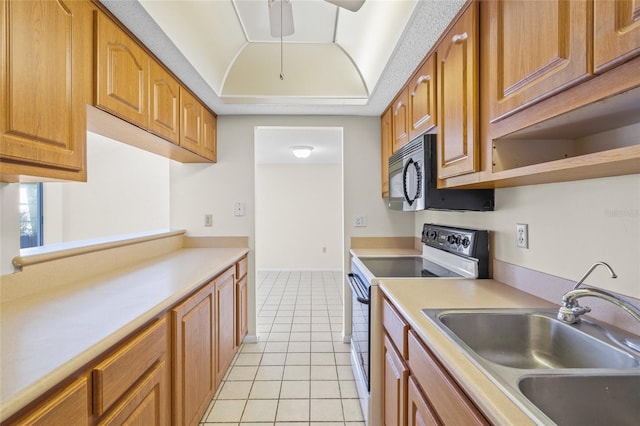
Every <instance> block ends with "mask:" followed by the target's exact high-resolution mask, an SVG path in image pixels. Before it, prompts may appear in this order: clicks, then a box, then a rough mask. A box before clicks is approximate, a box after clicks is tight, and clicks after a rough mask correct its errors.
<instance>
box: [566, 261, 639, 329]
mask: <svg viewBox="0 0 640 426" xmlns="http://www.w3.org/2000/svg"><path fill="white" fill-rule="evenodd" d="M598 266H604V267H606V268H607V269H608V270H609V273H610V274H611V278H617V277H618V276H617V275H616V273H615V272H613V269H611V266H609V265H607V264H606V263H605V262H597V263H594V264H593V265H591V268H589V270H588V271H587V272H586V273H585V274H584V276H583V277H582V278H580V280H578V282H576V285H575V286H574V287H573V290H570V291H568V292H567V293H565V295H564V296H562V306H561V307H560V310H559V311H558V319H559V320H560V321H563V322H565V323H567V324H576V323H579V322H580V315H584V314H586V313H587V312H591V308H589V307H588V306H580V304H579V303H578V299H580V298H582V297H586V296H592V297H597V298H599V299H603V300H606V301H608V302H611V303H613V304H614V305H616V306H618V307H620V308H622V309H624V310H625V311H627V312H628V313H629V314H631V316H632V317H634V318H635V319H636V320H637V321H640V308H638V307H637V306H635V305H633V304H631V303H629V302H627V301H626V300H623V299H621V298H619V297H618V296H615V295H613V294H611V293H609V292H606V291H604V290H600V289H596V288H578V287H580V285H581V284H582V283H583V282H584V280H585V279H587V277H588V276H589V275H590V274H591V272H593V270H594V269H596V268H597V267H598Z"/></svg>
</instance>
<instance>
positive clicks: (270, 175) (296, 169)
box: [255, 164, 343, 271]
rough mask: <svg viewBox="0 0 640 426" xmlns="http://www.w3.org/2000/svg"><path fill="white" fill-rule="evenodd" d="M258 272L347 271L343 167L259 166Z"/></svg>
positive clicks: (257, 191)
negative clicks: (344, 240) (343, 230)
mask: <svg viewBox="0 0 640 426" xmlns="http://www.w3.org/2000/svg"><path fill="white" fill-rule="evenodd" d="M255 191H256V269H257V270H283V269H284V270H296V269H299V270H315V271H318V270H333V271H336V270H340V269H342V256H343V253H342V165H341V164H301V165H296V164H258V165H256V187H255Z"/></svg>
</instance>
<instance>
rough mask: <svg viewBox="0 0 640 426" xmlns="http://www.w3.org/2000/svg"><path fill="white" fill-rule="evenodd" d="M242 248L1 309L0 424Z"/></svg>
mask: <svg viewBox="0 0 640 426" xmlns="http://www.w3.org/2000/svg"><path fill="white" fill-rule="evenodd" d="M247 252H248V249H246V248H195V249H181V250H177V251H175V252H172V253H170V254H167V255H164V256H161V257H159V258H156V259H153V260H151V261H147V262H143V263H140V264H138V265H136V266H134V267H129V268H125V269H118V270H115V271H113V272H111V273H108V274H103V275H101V276H97V277H94V278H92V279H89V280H84V281H82V282H76V283H70V284H69V285H65V286H63V287H57V288H54V289H52V290H51V291H45V292H41V293H38V294H36V295H32V296H28V297H21V298H19V299H15V300H11V301H8V302H6V303H2V304H1V305H0V327H1V329H0V421H1V420H4V419H6V418H7V417H8V416H10V415H11V414H13V413H15V412H16V411H17V410H19V409H20V408H22V407H23V406H25V405H26V404H28V403H29V402H31V401H32V400H34V399H35V398H36V397H38V396H39V395H40V394H42V393H43V392H45V391H46V390H48V389H50V388H51V387H53V386H54V385H56V384H57V383H59V382H60V381H61V380H64V379H65V378H67V377H68V376H69V375H71V374H72V373H74V372H75V371H77V370H78V369H79V368H82V367H83V366H84V365H86V364H87V363H88V362H90V361H91V360H93V359H94V358H95V357H97V356H98V355H100V354H101V353H103V352H104V351H106V350H108V349H109V348H110V347H112V346H113V345H114V344H116V343H118V342H119V341H120V340H122V339H123V338H125V337H126V336H127V335H129V334H130V333H132V332H133V331H135V330H136V329H138V328H139V327H141V326H142V325H144V324H145V323H147V322H148V321H150V320H151V319H153V318H154V317H156V316H157V315H159V314H161V313H162V312H164V311H166V310H167V309H168V308H170V307H171V306H172V305H174V304H175V303H176V302H177V301H179V300H180V299H182V298H183V297H184V296H186V295H187V294H189V293H190V292H192V291H193V290H195V289H197V288H198V287H200V286H201V285H202V284H204V283H206V282H207V281H208V280H210V279H212V278H214V277H215V275H217V274H218V273H220V272H223V271H224V270H225V269H226V268H227V267H229V266H231V265H233V264H234V263H235V262H236V261H237V260H238V259H239V258H241V257H242V256H243V255H244V254H246V253H247Z"/></svg>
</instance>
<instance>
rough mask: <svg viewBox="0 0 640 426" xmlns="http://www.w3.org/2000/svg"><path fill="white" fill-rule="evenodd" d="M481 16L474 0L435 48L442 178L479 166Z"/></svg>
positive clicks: (439, 160) (439, 168)
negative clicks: (479, 27)
mask: <svg viewBox="0 0 640 426" xmlns="http://www.w3.org/2000/svg"><path fill="white" fill-rule="evenodd" d="M478 20H479V16H478V3H477V2H472V3H470V4H469V7H468V9H467V10H466V11H465V12H464V13H463V14H462V15H461V16H460V19H459V20H458V21H457V22H456V23H455V25H454V26H453V27H452V28H451V29H450V30H449V31H448V32H447V34H446V35H445V36H444V37H443V39H442V43H441V44H440V45H439V47H438V50H437V52H436V55H437V59H438V61H437V64H438V66H437V79H438V94H437V99H438V122H439V124H438V128H439V130H438V178H439V179H444V178H447V177H450V176H457V175H461V174H466V173H471V172H475V171H477V170H478V167H479V157H480V155H479V154H480V153H479V149H480V148H479V137H478V134H479V132H478V124H479V120H478V84H479V83H478V26H479V25H478Z"/></svg>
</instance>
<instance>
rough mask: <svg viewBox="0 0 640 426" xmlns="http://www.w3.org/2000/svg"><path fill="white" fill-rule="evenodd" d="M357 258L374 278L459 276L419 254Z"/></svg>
mask: <svg viewBox="0 0 640 426" xmlns="http://www.w3.org/2000/svg"><path fill="white" fill-rule="evenodd" d="M359 259H360V261H361V262H362V263H363V264H364V266H365V267H366V268H367V269H368V270H369V272H371V273H372V274H373V276H375V277H376V278H383V277H384V278H390V277H395V278H411V277H417V278H419V277H461V275H459V274H456V273H455V272H452V271H450V270H448V269H446V268H443V267H442V266H440V265H437V264H435V263H433V262H430V261H428V260H426V259H424V258H422V257H419V256H406V257H360V258H359Z"/></svg>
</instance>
